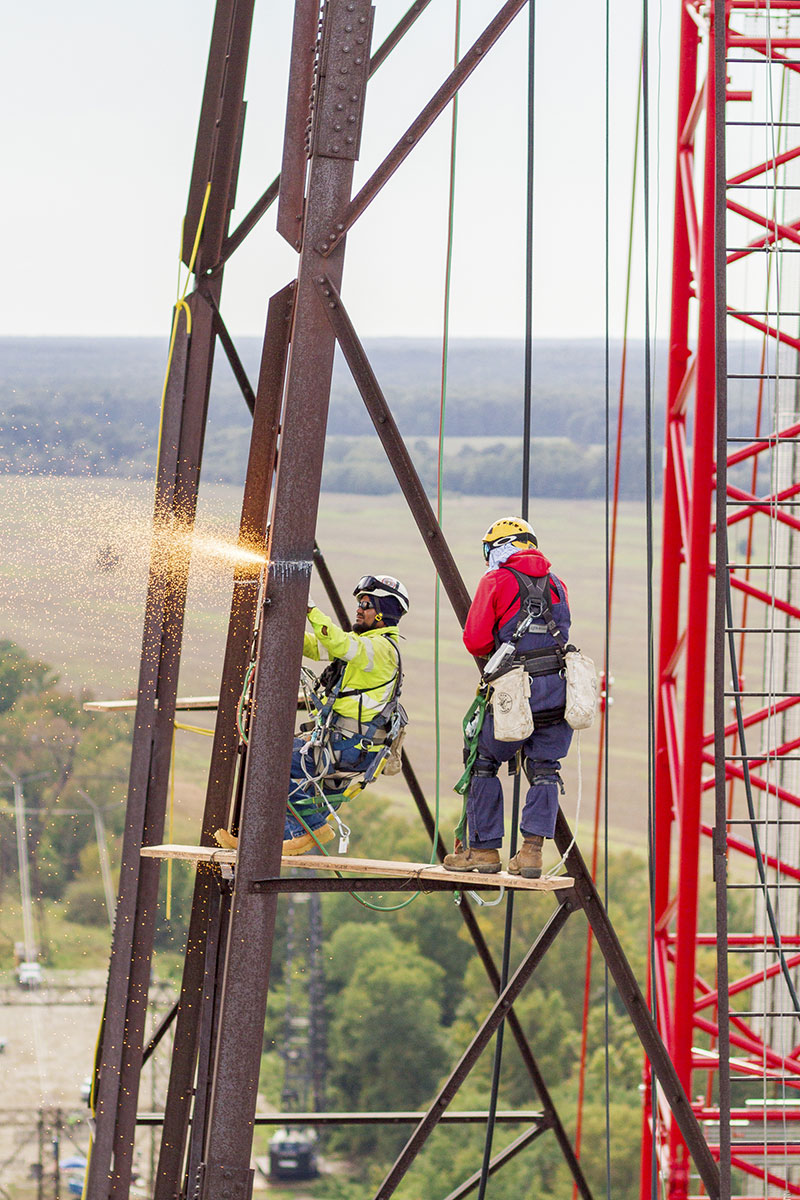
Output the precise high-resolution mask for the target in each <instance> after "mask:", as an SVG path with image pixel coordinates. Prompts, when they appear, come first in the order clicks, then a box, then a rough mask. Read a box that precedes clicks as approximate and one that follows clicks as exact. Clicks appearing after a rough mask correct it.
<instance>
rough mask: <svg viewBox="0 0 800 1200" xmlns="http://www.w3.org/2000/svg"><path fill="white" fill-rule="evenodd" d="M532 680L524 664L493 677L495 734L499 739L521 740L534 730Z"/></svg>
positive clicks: (504, 740)
mask: <svg viewBox="0 0 800 1200" xmlns="http://www.w3.org/2000/svg"><path fill="white" fill-rule="evenodd" d="M530 697H531V681H530V678H529V676H528V672H527V671H526V670H525V668H524V667H514V669H513V670H511V671H507V672H506V673H505V675H503V676H501V678H500V679H498V680H496V681H495V683H494V685H493V691H492V713H493V714H494V736H495V737H496V738H497V740H498V742H524V741H525V739H526V738H528V737H530V735H531V734H532V733H533V715H532V714H531V703H530Z"/></svg>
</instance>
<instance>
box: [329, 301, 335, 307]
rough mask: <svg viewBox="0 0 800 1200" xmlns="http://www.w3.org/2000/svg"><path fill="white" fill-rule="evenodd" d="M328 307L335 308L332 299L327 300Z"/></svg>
mask: <svg viewBox="0 0 800 1200" xmlns="http://www.w3.org/2000/svg"><path fill="white" fill-rule="evenodd" d="M328 308H336V305H335V303H334V302H333V300H329V301H328Z"/></svg>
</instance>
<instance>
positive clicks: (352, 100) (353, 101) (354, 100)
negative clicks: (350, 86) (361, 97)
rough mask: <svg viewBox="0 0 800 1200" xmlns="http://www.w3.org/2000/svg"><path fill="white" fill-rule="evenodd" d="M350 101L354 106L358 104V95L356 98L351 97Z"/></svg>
mask: <svg viewBox="0 0 800 1200" xmlns="http://www.w3.org/2000/svg"><path fill="white" fill-rule="evenodd" d="M350 100H351V103H353V104H356V103H357V102H358V96H357V95H356V96H351V97H350Z"/></svg>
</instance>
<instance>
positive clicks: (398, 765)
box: [383, 728, 406, 775]
mask: <svg viewBox="0 0 800 1200" xmlns="http://www.w3.org/2000/svg"><path fill="white" fill-rule="evenodd" d="M405 738H406V731H405V728H403V729H401V730H400V732H399V733H398V735H397V737H396V738H395V739H394V741H393V742H392V746H391V749H390V750H389V753H388V754H387V756H386V766H385V767H384V768H383V773H384V775H399V774H400V772H401V770H402V769H403V764H402V761H401V759H400V753H401V751H402V749H403V742H404V741H405Z"/></svg>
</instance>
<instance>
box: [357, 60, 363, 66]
mask: <svg viewBox="0 0 800 1200" xmlns="http://www.w3.org/2000/svg"><path fill="white" fill-rule="evenodd" d="M363 61H364V60H363V58H357V59H356V66H357V67H360V66H361V64H362V62H363Z"/></svg>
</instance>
